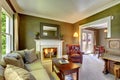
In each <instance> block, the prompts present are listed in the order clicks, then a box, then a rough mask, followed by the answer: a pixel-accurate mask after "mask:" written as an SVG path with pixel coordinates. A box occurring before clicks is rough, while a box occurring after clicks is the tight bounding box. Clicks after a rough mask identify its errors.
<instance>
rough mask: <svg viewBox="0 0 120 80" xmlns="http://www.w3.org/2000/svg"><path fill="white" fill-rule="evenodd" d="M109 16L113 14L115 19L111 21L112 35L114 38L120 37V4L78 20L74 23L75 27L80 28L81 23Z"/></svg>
mask: <svg viewBox="0 0 120 80" xmlns="http://www.w3.org/2000/svg"><path fill="white" fill-rule="evenodd" d="M107 16H113V17H114V19H113V20H112V23H111V32H112V33H111V37H112V38H118V37H120V4H118V5H116V6H113V7H111V8H108V9H106V10H104V11H102V12H99V13H97V14H95V15H93V16H90V17H88V18H86V19H83V20H81V21H78V22H76V23H75V24H74V27H75V29H76V30H78V28H79V26H80V25H83V24H86V23H89V22H92V21H95V20H98V19H101V18H104V17H107Z"/></svg>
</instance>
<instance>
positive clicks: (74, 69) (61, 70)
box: [52, 58, 80, 80]
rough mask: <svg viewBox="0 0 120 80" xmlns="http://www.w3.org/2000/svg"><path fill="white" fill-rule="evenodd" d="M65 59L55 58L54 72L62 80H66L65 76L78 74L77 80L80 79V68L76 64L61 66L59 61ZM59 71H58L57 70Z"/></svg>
mask: <svg viewBox="0 0 120 80" xmlns="http://www.w3.org/2000/svg"><path fill="white" fill-rule="evenodd" d="M62 59H64V58H54V59H52V71H54V72H55V73H56V74H57V75H58V77H59V78H60V80H65V75H68V74H72V73H76V74H77V75H76V80H78V79H79V68H80V66H78V65H77V64H75V63H72V62H69V63H66V64H61V63H60V62H59V60H62ZM55 68H56V69H57V71H56V70H55Z"/></svg>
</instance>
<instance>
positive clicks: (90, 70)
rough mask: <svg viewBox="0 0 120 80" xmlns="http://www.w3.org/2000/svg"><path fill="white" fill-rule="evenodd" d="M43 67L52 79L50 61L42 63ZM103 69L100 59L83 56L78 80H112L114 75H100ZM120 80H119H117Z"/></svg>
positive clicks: (93, 56)
mask: <svg viewBox="0 0 120 80" xmlns="http://www.w3.org/2000/svg"><path fill="white" fill-rule="evenodd" d="M43 65H44V67H45V68H46V70H47V71H48V73H49V75H50V77H51V80H58V79H54V77H53V72H52V68H51V66H52V63H51V61H49V62H46V63H43ZM103 69H104V61H103V60H102V59H100V58H99V59H98V58H97V55H92V54H89V55H83V64H82V66H81V68H80V70H79V71H80V74H79V78H80V79H79V80H114V75H112V74H107V75H104V74H103V73H102V71H103ZM119 80H120V79H119Z"/></svg>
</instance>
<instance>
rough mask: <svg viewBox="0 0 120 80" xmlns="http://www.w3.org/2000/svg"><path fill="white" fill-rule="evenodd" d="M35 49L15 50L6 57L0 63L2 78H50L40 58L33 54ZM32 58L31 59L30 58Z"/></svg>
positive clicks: (11, 79)
mask: <svg viewBox="0 0 120 80" xmlns="http://www.w3.org/2000/svg"><path fill="white" fill-rule="evenodd" d="M32 51H33V50H31V51H30V50H29V51H28V50H21V51H14V52H12V53H10V54H8V55H6V56H5V57H3V61H2V62H1V65H0V80H50V78H49V75H48V74H47V72H46V70H45V68H44V67H43V65H42V63H41V61H40V59H39V58H38V57H37V55H36V54H35V55H36V56H35V55H34V54H32V55H31V56H30V55H29V56H27V59H28V61H27V59H26V52H27V53H28V54H29V53H30V54H31V53H33V52H32ZM30 58H32V59H33V61H32V60H30V61H29V59H30ZM26 61H27V62H26Z"/></svg>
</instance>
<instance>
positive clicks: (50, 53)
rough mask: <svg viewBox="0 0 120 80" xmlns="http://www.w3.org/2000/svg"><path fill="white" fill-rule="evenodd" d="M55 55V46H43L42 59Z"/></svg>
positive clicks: (54, 56)
mask: <svg viewBox="0 0 120 80" xmlns="http://www.w3.org/2000/svg"><path fill="white" fill-rule="evenodd" d="M56 57H57V48H54V47H51V48H43V59H44V60H45V59H52V58H56Z"/></svg>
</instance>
